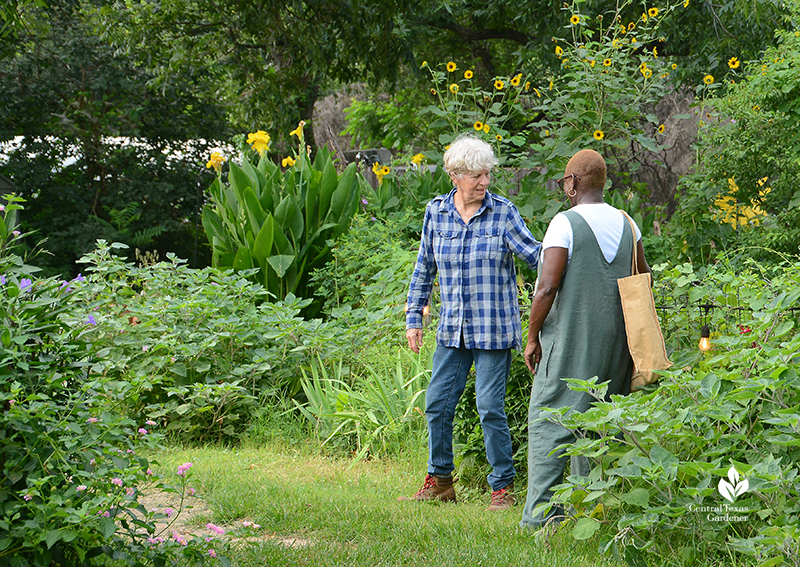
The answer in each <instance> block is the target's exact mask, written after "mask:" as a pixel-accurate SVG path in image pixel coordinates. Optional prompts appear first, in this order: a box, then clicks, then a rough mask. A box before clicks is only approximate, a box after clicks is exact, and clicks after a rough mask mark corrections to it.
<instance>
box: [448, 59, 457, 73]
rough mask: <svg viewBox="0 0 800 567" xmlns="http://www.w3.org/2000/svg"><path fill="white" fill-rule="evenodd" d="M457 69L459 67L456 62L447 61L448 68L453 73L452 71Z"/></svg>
mask: <svg viewBox="0 0 800 567" xmlns="http://www.w3.org/2000/svg"><path fill="white" fill-rule="evenodd" d="M456 69H458V67H457V66H456V64H455V63H454V62H453V61H448V62H447V70H448V71H449V72H450V73H452V72H453V71H455V70H456Z"/></svg>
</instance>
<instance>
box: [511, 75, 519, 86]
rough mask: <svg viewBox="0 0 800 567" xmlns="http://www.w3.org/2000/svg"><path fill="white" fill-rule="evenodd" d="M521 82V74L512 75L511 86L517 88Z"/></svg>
mask: <svg viewBox="0 0 800 567" xmlns="http://www.w3.org/2000/svg"><path fill="white" fill-rule="evenodd" d="M521 81H522V73H519V74H517V75H514V78H513V79H511V84H512V85H514V86H515V87H518V86H519V83H520V82H521Z"/></svg>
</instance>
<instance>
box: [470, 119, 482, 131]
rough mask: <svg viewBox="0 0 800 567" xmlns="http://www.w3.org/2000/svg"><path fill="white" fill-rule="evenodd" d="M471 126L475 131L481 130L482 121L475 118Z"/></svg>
mask: <svg viewBox="0 0 800 567" xmlns="http://www.w3.org/2000/svg"><path fill="white" fill-rule="evenodd" d="M472 127H473V128H475V130H477V131H481V130H483V122H481V121H480V120H476V121H475V124H473V125H472Z"/></svg>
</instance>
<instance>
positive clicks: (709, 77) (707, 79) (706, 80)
mask: <svg viewBox="0 0 800 567" xmlns="http://www.w3.org/2000/svg"><path fill="white" fill-rule="evenodd" d="M703 82H704V83H705V84H707V85H710V84H711V83H713V82H714V75H706V76H705V77H703Z"/></svg>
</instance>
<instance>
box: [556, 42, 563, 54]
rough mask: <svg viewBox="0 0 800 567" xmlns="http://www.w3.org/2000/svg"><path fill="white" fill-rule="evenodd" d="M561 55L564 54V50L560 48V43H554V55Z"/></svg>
mask: <svg viewBox="0 0 800 567" xmlns="http://www.w3.org/2000/svg"><path fill="white" fill-rule="evenodd" d="M562 55H564V50H563V49H561V46H560V45H556V56H558V57H561V56H562Z"/></svg>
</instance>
